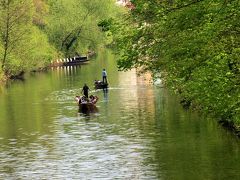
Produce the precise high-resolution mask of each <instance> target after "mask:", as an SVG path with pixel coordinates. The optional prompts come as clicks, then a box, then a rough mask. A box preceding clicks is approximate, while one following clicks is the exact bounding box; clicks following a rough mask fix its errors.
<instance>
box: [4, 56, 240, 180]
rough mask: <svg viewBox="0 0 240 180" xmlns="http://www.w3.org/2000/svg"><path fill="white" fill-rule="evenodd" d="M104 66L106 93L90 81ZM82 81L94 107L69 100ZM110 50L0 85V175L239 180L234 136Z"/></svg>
mask: <svg viewBox="0 0 240 180" xmlns="http://www.w3.org/2000/svg"><path fill="white" fill-rule="evenodd" d="M103 68H106V69H107V72H108V76H109V77H108V79H109V83H110V87H109V89H108V92H103V91H102V90H94V88H93V81H94V80H95V79H99V78H100V77H101V71H102V69H103ZM84 83H87V84H88V85H89V86H90V88H91V94H95V95H97V96H98V97H99V101H98V103H97V109H98V112H96V113H91V114H82V113H81V112H79V110H78V106H77V105H76V102H75V100H74V98H75V96H76V95H80V92H81V87H82V86H83V84H84ZM178 102H179V99H178V97H176V96H175V95H173V94H172V93H170V92H169V91H168V90H167V89H165V88H162V87H159V86H155V85H152V84H151V83H149V81H148V79H146V78H143V77H137V75H136V72H135V71H134V70H132V71H129V72H119V71H117V68H116V61H115V58H114V56H113V55H112V54H111V53H110V52H105V51H102V52H100V53H99V54H98V56H97V57H96V58H93V59H92V60H91V61H90V62H89V63H88V64H86V65H82V66H77V67H65V68H55V69H52V70H49V71H48V72H44V73H36V74H33V75H29V77H27V78H26V80H25V81H15V82H13V83H9V84H8V85H7V86H6V87H2V88H1V89H0V179H24V180H25V179H61V180H62V179H184V180H185V179H194V180H197V179H199V180H203V179H240V141H239V139H237V138H236V137H235V136H233V135H232V134H231V133H230V132H229V131H227V130H225V129H223V128H222V127H221V126H219V125H218V124H217V123H216V122H215V120H212V119H209V118H206V117H203V116H201V115H200V114H198V113H197V112H193V111H190V110H185V109H183V108H182V107H181V105H179V103H178Z"/></svg>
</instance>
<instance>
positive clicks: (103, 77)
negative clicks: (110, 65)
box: [102, 69, 107, 83]
mask: <svg viewBox="0 0 240 180" xmlns="http://www.w3.org/2000/svg"><path fill="white" fill-rule="evenodd" d="M102 80H103V83H104V82H105V83H107V71H106V69H103V71H102Z"/></svg>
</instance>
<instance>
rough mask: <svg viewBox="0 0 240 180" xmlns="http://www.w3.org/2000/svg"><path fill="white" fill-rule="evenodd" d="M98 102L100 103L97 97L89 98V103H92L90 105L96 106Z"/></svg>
mask: <svg viewBox="0 0 240 180" xmlns="http://www.w3.org/2000/svg"><path fill="white" fill-rule="evenodd" d="M97 101H98V97H97V96H93V95H91V96H90V97H89V102H90V103H92V104H96V103H97Z"/></svg>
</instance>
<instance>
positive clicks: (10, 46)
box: [0, 0, 31, 73]
mask: <svg viewBox="0 0 240 180" xmlns="http://www.w3.org/2000/svg"><path fill="white" fill-rule="evenodd" d="M0 2H1V9H0V14H1V16H0V18H1V19H0V23H1V26H0V32H1V42H2V44H3V54H1V55H2V56H1V64H2V66H1V68H2V70H4V72H5V73H8V71H9V70H10V69H9V68H8V65H10V64H11V59H13V58H14V56H15V55H14V54H16V52H17V49H19V48H20V47H21V45H22V43H23V42H24V41H25V40H26V36H27V35H28V33H29V25H30V23H31V16H30V15H31V2H30V1H23V0H1V1H0ZM21 53H22V52H21ZM15 58H16V56H15ZM18 61H20V59H18Z"/></svg>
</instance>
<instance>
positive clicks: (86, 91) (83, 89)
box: [82, 83, 90, 98]
mask: <svg viewBox="0 0 240 180" xmlns="http://www.w3.org/2000/svg"><path fill="white" fill-rule="evenodd" d="M89 91H90V89H89V87H88V86H87V84H86V83H85V84H84V86H83V88H82V93H83V94H84V96H85V97H86V98H88V92H89Z"/></svg>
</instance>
